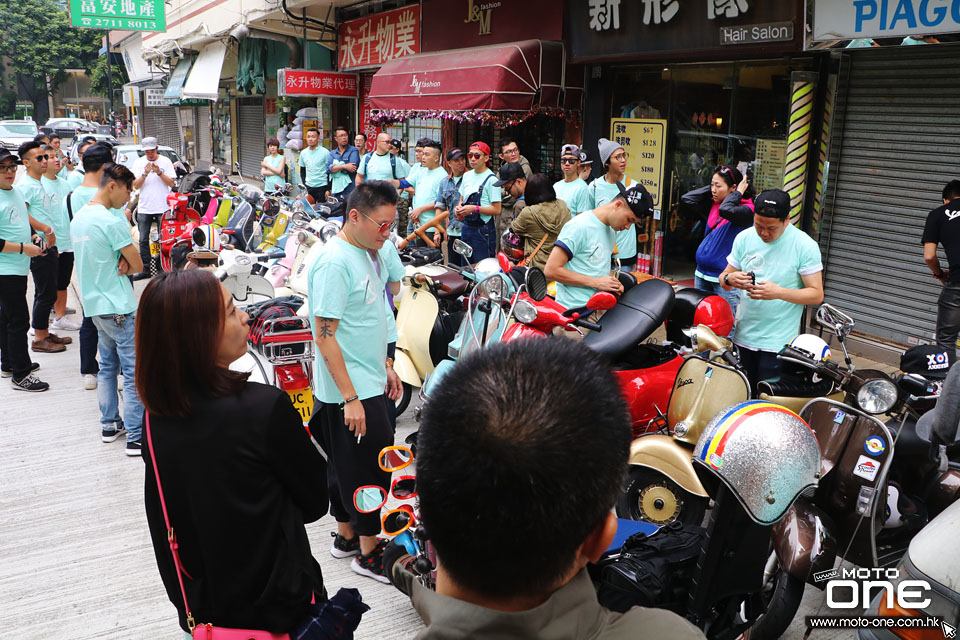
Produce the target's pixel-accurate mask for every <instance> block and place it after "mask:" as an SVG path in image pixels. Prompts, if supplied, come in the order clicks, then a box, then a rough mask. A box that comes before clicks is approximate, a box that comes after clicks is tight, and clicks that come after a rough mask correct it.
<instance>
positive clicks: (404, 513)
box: [381, 504, 417, 536]
mask: <svg viewBox="0 0 960 640" xmlns="http://www.w3.org/2000/svg"><path fill="white" fill-rule="evenodd" d="M416 522H417V519H416V517H415V516H414V515H413V508H412V507H411V506H410V505H406V504H405V505H403V506H401V507H399V508H397V509H391V510H390V511H387V512H386V513H385V514H383V519H382V520H381V525H382V526H383V532H384V533H385V534H386V535H388V536H396V535H399V534H401V533H403V532H404V531H406V530H407V529H409V528H410V527H412V526H414V525H415V524H416Z"/></svg>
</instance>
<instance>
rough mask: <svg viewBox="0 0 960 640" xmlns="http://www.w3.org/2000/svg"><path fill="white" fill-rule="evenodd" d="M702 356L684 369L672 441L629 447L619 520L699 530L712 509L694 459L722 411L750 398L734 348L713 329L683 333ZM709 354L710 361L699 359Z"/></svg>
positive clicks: (676, 386) (645, 439) (645, 440)
mask: <svg viewBox="0 0 960 640" xmlns="http://www.w3.org/2000/svg"><path fill="white" fill-rule="evenodd" d="M684 333H686V334H687V336H688V337H689V338H690V340H691V343H692V344H693V350H694V352H695V353H696V354H697V355H691V356H688V357H687V358H686V360H684V362H683V364H682V365H680V370H679V371H678V372H677V377H676V379H675V380H674V383H673V390H672V391H671V393H670V401H669V403H668V405H667V415H666V420H665V424H664V425H663V426H664V427H665V429H666V431H668V432H669V435H664V434H649V435H644V436H641V437H639V438H637V439H635V440H634V441H633V443H632V444H631V445H630V473H629V475H628V476H627V480H626V483H625V486H624V492H623V494H622V495H621V496H620V498H619V500H618V501H617V515H618V516H620V517H621V518H630V519H631V520H643V521H646V522H650V523H653V524H656V525H665V524H670V523H671V522H674V521H675V520H680V521H681V522H683V523H687V524H700V522H701V521H702V520H703V515H704V513H705V511H706V508H707V504H708V503H709V500H710V498H709V496H708V495H707V491H706V489H704V487H703V485H702V484H701V483H700V480H699V479H698V478H697V474H696V472H695V471H694V469H693V462H692V460H691V454H692V453H693V449H694V447H695V446H696V444H697V440H698V439H699V438H700V433H701V432H702V431H703V429H704V427H705V426H706V425H707V423H708V422H710V420H711V419H712V418H713V417H714V416H715V415H717V414H718V413H719V412H720V411H721V410H723V409H725V408H726V407H729V406H730V405H734V404H737V403H740V402H744V401H745V400H748V399H749V398H750V383H749V382H748V381H747V377H746V376H745V375H744V374H743V372H742V371H741V370H740V368H739V363H738V360H737V357H736V355H735V353H734V352H733V343H732V342H731V341H730V340H728V339H727V338H722V337H720V336H718V335H717V334H716V333H714V332H713V331H712V330H711V329H710V328H709V327H707V326H705V325H699V326H697V327H693V328H690V329H687V330H685V331H684ZM703 352H709V356H708V357H704V356H703V355H700V354H701V353H703Z"/></svg>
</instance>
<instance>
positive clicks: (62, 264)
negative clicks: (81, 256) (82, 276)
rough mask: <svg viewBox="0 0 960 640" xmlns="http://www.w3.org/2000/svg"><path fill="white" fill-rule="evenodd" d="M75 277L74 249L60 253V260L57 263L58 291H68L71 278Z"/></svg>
mask: <svg viewBox="0 0 960 640" xmlns="http://www.w3.org/2000/svg"><path fill="white" fill-rule="evenodd" d="M72 277H73V251H68V252H67V253H61V254H60V261H59V262H58V263H57V291H66V290H67V287H69V286H70V278H72Z"/></svg>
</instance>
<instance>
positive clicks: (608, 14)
mask: <svg viewBox="0 0 960 640" xmlns="http://www.w3.org/2000/svg"><path fill="white" fill-rule="evenodd" d="M830 1H833V0H830ZM836 1H837V2H840V0H836ZM803 7H804V3H803V0H776V1H772V0H567V2H566V11H567V25H568V40H569V43H570V52H571V55H572V58H573V60H574V61H576V62H583V61H587V62H589V61H602V60H618V59H631V58H638V57H643V56H647V55H648V56H650V57H658V58H662V57H663V54H664V53H666V52H679V53H687V52H689V53H690V54H694V53H697V54H699V53H702V52H705V51H718V50H719V49H720V48H721V47H723V48H724V49H725V51H724V53H723V54H724V55H728V54H729V48H730V45H735V46H738V47H739V48H740V49H741V50H742V51H744V52H748V51H749V52H756V53H764V54H768V53H770V54H773V53H786V52H790V51H800V50H801V49H802V47H803V41H802V37H801V35H802V33H803V25H804V10H803Z"/></svg>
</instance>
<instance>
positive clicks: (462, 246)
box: [453, 240, 473, 258]
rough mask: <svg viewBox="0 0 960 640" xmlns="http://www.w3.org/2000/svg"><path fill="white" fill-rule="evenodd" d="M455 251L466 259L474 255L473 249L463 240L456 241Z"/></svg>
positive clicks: (454, 244)
mask: <svg viewBox="0 0 960 640" xmlns="http://www.w3.org/2000/svg"><path fill="white" fill-rule="evenodd" d="M453 250H454V251H456V252H457V253H459V254H460V255H462V256H463V257H464V258H469V257H470V256H472V255H473V247H471V246H470V245H468V244H467V243H466V242H464V241H463V240H454V241H453Z"/></svg>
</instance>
